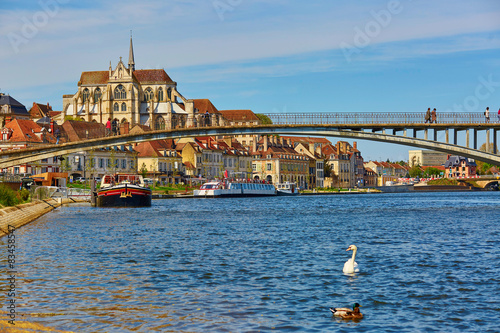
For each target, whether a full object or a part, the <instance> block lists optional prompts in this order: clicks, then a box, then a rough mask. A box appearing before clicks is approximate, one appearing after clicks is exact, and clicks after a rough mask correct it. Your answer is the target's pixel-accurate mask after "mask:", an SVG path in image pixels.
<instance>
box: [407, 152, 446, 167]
mask: <svg viewBox="0 0 500 333" xmlns="http://www.w3.org/2000/svg"><path fill="white" fill-rule="evenodd" d="M447 158H448V155H447V154H445V153H439V152H436V151H433V150H410V151H408V161H409V165H410V167H412V166H414V165H420V166H434V165H443V164H444V163H445V162H446V160H447Z"/></svg>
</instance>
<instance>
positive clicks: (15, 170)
mask: <svg viewBox="0 0 500 333" xmlns="http://www.w3.org/2000/svg"><path fill="white" fill-rule="evenodd" d="M55 142H56V138H55V137H54V136H53V135H52V134H51V133H49V132H48V130H46V129H45V128H44V127H42V126H40V125H38V124H37V123H35V122H34V121H33V120H31V119H17V118H14V119H12V120H11V121H10V122H8V123H7V124H5V126H4V127H3V128H2V129H1V138H0V151H2V150H12V149H24V148H33V147H36V146H39V145H45V144H49V143H55ZM59 165H60V163H59V160H58V158H57V156H54V157H51V158H46V159H42V160H39V161H35V162H30V163H24V164H22V165H16V166H13V167H10V168H5V169H3V170H2V171H3V172H8V173H12V174H24V173H27V174H37V173H45V172H59Z"/></svg>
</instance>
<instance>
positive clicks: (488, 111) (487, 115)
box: [484, 107, 490, 123]
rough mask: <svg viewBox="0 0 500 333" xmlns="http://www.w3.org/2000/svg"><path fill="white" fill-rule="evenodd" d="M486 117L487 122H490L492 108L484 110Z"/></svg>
mask: <svg viewBox="0 0 500 333" xmlns="http://www.w3.org/2000/svg"><path fill="white" fill-rule="evenodd" d="M484 118H485V120H486V122H487V123H489V122H490V108H489V107H487V108H486V111H484Z"/></svg>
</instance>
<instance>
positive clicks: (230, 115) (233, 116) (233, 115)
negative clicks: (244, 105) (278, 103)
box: [219, 110, 261, 123]
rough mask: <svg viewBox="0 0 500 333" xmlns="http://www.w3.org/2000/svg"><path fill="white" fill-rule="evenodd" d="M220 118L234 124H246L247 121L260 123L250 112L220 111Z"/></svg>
mask: <svg viewBox="0 0 500 333" xmlns="http://www.w3.org/2000/svg"><path fill="white" fill-rule="evenodd" d="M219 112H220V113H222V116H224V118H226V119H227V120H229V121H235V122H248V121H258V122H259V123H260V122H261V121H260V119H259V117H257V116H256V115H255V113H253V111H252V110H220V111H219Z"/></svg>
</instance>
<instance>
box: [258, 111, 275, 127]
mask: <svg viewBox="0 0 500 333" xmlns="http://www.w3.org/2000/svg"><path fill="white" fill-rule="evenodd" d="M255 115H256V116H257V118H259V119H260V121H261V122H262V125H272V124H273V121H272V120H271V118H269V117H268V116H266V115H265V114H262V113H256V114H255Z"/></svg>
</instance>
